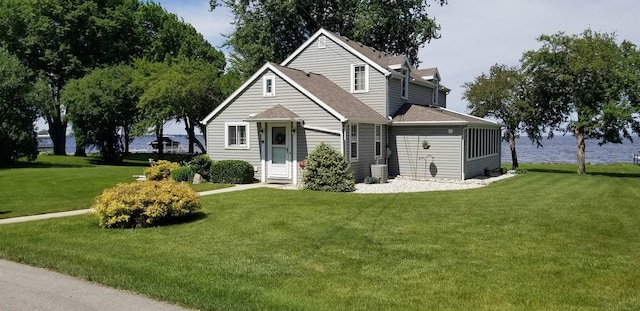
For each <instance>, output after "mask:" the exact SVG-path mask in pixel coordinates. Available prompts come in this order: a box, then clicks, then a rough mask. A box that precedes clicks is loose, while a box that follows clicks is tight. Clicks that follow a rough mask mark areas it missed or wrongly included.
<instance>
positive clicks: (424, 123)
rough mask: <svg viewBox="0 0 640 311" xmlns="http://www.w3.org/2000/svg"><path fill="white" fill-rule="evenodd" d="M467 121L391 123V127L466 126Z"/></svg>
mask: <svg viewBox="0 0 640 311" xmlns="http://www.w3.org/2000/svg"><path fill="white" fill-rule="evenodd" d="M467 124H469V122H468V121H392V123H391V125H392V126H415V125H467Z"/></svg>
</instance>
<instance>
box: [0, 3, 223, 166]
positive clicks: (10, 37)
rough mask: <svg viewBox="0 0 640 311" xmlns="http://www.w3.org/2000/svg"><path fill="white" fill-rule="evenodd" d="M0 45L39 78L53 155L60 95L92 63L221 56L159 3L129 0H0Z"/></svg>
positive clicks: (59, 136) (61, 139)
mask: <svg viewBox="0 0 640 311" xmlns="http://www.w3.org/2000/svg"><path fill="white" fill-rule="evenodd" d="M0 16H2V17H3V18H2V19H1V20H0V43H1V44H3V45H5V46H6V47H7V49H8V50H9V51H10V52H12V53H14V54H15V55H16V56H17V57H18V58H19V59H20V60H21V62H22V63H23V64H24V65H25V66H27V67H28V68H29V69H30V70H32V71H34V72H35V73H37V74H39V75H41V76H43V77H45V78H46V79H47V83H48V85H49V86H50V88H51V97H52V100H51V101H48V104H47V105H44V106H43V107H41V108H40V110H41V112H42V115H43V116H44V117H45V119H46V121H47V123H48V125H49V134H50V136H51V139H52V141H53V143H54V152H55V153H56V154H65V140H66V139H65V137H66V128H67V119H66V118H65V115H66V107H65V106H64V105H63V104H62V102H61V101H60V93H61V91H62V89H63V88H64V86H65V85H66V84H67V82H68V81H70V80H71V79H77V78H80V77H82V76H84V75H85V74H86V73H88V72H90V71H91V70H93V69H94V68H97V67H102V66H109V65H116V64H121V63H131V62H133V60H134V59H135V58H141V57H142V58H147V59H150V60H153V61H164V60H165V59H166V58H175V57H187V58H191V59H200V60H203V61H208V62H217V61H218V59H220V58H222V59H224V55H223V54H222V53H221V52H219V51H216V50H215V49H214V48H213V47H211V45H210V44H209V43H208V42H207V41H206V40H204V38H203V37H202V35H201V34H199V33H198V32H197V31H196V30H195V29H194V28H193V27H192V26H191V25H189V24H186V23H185V22H184V21H182V20H180V19H178V17H177V16H176V15H174V14H171V13H168V12H167V11H166V10H164V9H163V8H162V7H161V6H160V5H159V4H155V3H153V2H148V3H141V2H139V1H137V0H112V1H102V0H0Z"/></svg>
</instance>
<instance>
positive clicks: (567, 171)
mask: <svg viewBox="0 0 640 311" xmlns="http://www.w3.org/2000/svg"><path fill="white" fill-rule="evenodd" d="M527 171H529V172H541V173H559V174H575V175H577V174H578V173H577V170H570V169H564V168H528V169H527ZM586 175H593V176H607V177H622V178H638V177H640V173H613V172H597V171H596V172H590V171H589V170H587V173H586Z"/></svg>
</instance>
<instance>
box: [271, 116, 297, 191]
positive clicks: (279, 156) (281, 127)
mask: <svg viewBox="0 0 640 311" xmlns="http://www.w3.org/2000/svg"><path fill="white" fill-rule="evenodd" d="M268 133H269V138H268V140H267V141H268V142H269V146H267V151H268V156H269V158H268V168H269V173H268V176H269V178H284V179H289V178H291V152H290V150H291V149H290V148H291V146H290V141H291V128H290V125H289V124H269V132H268Z"/></svg>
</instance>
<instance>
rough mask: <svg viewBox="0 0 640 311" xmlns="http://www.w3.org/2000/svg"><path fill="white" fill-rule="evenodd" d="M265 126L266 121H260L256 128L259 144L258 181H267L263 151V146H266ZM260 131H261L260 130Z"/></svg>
mask: <svg viewBox="0 0 640 311" xmlns="http://www.w3.org/2000/svg"><path fill="white" fill-rule="evenodd" d="M266 127H267V123H260V126H259V129H258V133H259V134H258V139H259V141H258V143H259V144H260V166H261V167H260V181H261V182H266V181H267V167H266V164H267V161H266V159H265V158H266V157H267V154H266V152H265V148H266V145H267V144H266V138H265V137H266V135H267V134H266ZM260 131H262V132H260Z"/></svg>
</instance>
